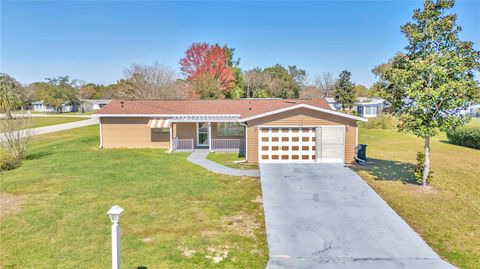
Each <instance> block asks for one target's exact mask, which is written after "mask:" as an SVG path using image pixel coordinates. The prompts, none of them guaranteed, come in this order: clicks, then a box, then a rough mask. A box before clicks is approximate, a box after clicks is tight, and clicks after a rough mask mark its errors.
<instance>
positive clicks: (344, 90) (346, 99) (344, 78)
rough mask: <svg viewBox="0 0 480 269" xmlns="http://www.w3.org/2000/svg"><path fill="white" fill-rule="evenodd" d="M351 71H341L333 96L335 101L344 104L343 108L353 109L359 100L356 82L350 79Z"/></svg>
mask: <svg viewBox="0 0 480 269" xmlns="http://www.w3.org/2000/svg"><path fill="white" fill-rule="evenodd" d="M351 75H352V74H351V73H350V72H348V71H347V70H344V71H342V72H341V73H340V75H339V77H338V79H337V82H336V84H335V90H334V92H333V95H334V96H333V97H334V98H335V102H337V103H340V104H342V110H343V111H345V109H346V108H349V109H351V108H352V107H353V105H354V104H355V101H356V100H357V97H356V96H355V84H353V83H352V82H351V81H350V77H351Z"/></svg>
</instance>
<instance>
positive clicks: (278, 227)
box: [260, 164, 454, 269]
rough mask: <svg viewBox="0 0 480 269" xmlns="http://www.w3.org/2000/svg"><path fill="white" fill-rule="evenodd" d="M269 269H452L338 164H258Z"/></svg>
mask: <svg viewBox="0 0 480 269" xmlns="http://www.w3.org/2000/svg"><path fill="white" fill-rule="evenodd" d="M260 176H261V181H262V192H263V201H264V208H265V222H266V227H267V237H268V245H269V251H270V260H269V262H268V265H267V268H268V269H276V268H454V267H453V266H451V265H450V264H448V263H446V262H445V261H443V260H442V259H440V258H439V256H438V255H437V254H436V253H435V252H434V251H433V250H432V249H431V248H430V247H429V246H428V245H427V244H426V243H425V242H424V241H423V240H422V238H421V237H420V236H418V235H417V234H416V233H415V232H414V231H413V230H412V229H411V228H410V227H409V226H408V224H407V223H405V221H403V220H402V219H401V218H400V216H398V215H397V214H396V213H395V211H393V210H392V209H391V208H390V207H389V206H388V205H387V204H386V203H385V202H384V201H383V200H382V199H381V198H380V197H379V196H378V195H377V194H376V193H375V192H374V191H373V190H372V189H371V188H370V187H369V186H368V185H367V184H366V183H365V182H364V181H363V180H362V179H361V178H360V177H359V176H358V175H357V174H355V173H354V172H353V171H352V170H350V169H348V168H346V167H344V166H343V165H341V164H261V165H260Z"/></svg>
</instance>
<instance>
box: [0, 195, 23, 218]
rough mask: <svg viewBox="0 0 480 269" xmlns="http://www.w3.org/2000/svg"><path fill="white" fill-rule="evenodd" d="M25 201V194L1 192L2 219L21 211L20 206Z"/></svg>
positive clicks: (0, 209)
mask: <svg viewBox="0 0 480 269" xmlns="http://www.w3.org/2000/svg"><path fill="white" fill-rule="evenodd" d="M24 202H25V196H22V195H12V194H0V219H2V218H4V217H6V216H9V215H13V214H15V213H17V212H18V211H20V206H21V205H22V204H23V203H24Z"/></svg>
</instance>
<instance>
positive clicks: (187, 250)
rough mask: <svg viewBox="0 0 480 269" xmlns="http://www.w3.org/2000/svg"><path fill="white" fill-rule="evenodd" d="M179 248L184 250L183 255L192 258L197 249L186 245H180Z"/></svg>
mask: <svg viewBox="0 0 480 269" xmlns="http://www.w3.org/2000/svg"><path fill="white" fill-rule="evenodd" d="M178 250H180V251H181V252H182V256H184V257H187V258H191V257H192V256H193V255H195V253H196V251H195V250H191V249H188V248H186V247H178Z"/></svg>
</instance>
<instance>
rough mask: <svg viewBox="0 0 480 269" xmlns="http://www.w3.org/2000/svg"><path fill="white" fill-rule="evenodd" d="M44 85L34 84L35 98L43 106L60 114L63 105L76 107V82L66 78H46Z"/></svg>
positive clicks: (77, 102) (77, 101)
mask: <svg viewBox="0 0 480 269" xmlns="http://www.w3.org/2000/svg"><path fill="white" fill-rule="evenodd" d="M45 80H46V82H45V83H36V87H37V89H36V90H35V96H36V97H37V99H39V100H43V102H44V104H46V105H49V106H52V107H54V108H55V109H56V110H57V111H59V112H61V109H62V105H63V104H72V105H78V104H79V100H78V96H77V94H78V85H77V81H76V80H70V78H69V77H68V76H63V77H56V78H46V79H45Z"/></svg>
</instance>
